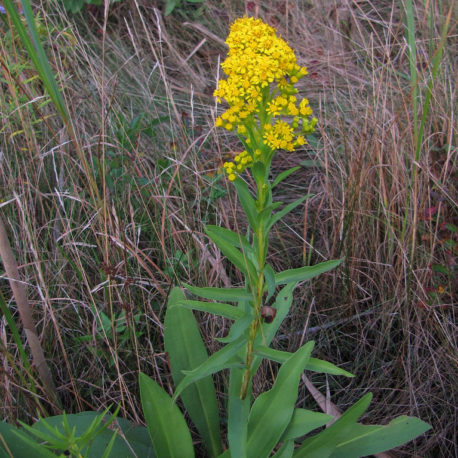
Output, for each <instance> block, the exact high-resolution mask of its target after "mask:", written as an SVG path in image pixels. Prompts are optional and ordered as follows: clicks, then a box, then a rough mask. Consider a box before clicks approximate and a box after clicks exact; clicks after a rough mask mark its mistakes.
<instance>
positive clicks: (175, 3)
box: [165, 0, 204, 16]
mask: <svg viewBox="0 0 458 458" xmlns="http://www.w3.org/2000/svg"><path fill="white" fill-rule="evenodd" d="M186 1H187V2H188V3H203V2H204V0H186ZM182 3H183V1H182V0H166V2H165V15H166V16H168V15H169V14H171V13H172V12H173V10H174V9H175V8H178V7H180V6H181V4H182Z"/></svg>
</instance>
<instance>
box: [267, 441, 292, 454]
mask: <svg viewBox="0 0 458 458" xmlns="http://www.w3.org/2000/svg"><path fill="white" fill-rule="evenodd" d="M293 453H294V441H288V442H285V443H284V444H283V445H282V446H281V447H280V448H279V449H278V452H277V453H275V455H274V456H273V457H272V458H291V457H292V456H293Z"/></svg>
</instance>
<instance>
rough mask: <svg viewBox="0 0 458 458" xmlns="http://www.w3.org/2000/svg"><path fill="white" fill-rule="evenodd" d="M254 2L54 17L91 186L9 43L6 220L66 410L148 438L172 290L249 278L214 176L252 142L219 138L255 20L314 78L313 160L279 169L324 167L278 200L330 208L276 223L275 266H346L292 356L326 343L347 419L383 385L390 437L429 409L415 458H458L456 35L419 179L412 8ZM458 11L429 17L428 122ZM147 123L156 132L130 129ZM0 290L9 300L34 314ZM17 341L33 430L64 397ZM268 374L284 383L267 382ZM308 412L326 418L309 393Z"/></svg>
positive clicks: (293, 333) (11, 377) (310, 310)
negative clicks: (231, 254) (236, 51)
mask: <svg viewBox="0 0 458 458" xmlns="http://www.w3.org/2000/svg"><path fill="white" fill-rule="evenodd" d="M245 3H246V4H245ZM245 3H244V2H232V1H227V0H224V1H222V2H216V1H213V0H207V1H206V2H205V6H204V8H202V11H201V13H199V15H196V14H195V13H193V11H194V10H193V7H190V6H189V7H187V8H183V9H181V10H178V11H177V14H175V15H172V16H169V17H167V18H164V17H163V16H162V14H161V12H160V11H159V10H156V9H155V8H154V5H151V2H140V1H137V0H129V1H124V2H123V3H121V4H115V6H114V7H113V9H112V11H111V12H109V13H110V14H109V15H108V17H106V18H104V14H103V11H102V10H92V11H93V13H94V14H91V13H90V12H89V11H87V12H86V14H85V15H84V18H79V19H78V21H77V23H74V22H71V21H69V20H68V19H67V18H66V17H65V15H64V14H63V13H62V12H60V11H55V10H43V11H42V14H41V18H42V19H41V21H42V25H43V30H47V32H46V34H45V35H44V40H45V42H46V44H47V48H46V49H47V51H48V54H49V55H50V56H51V61H52V63H53V67H54V69H55V70H56V72H57V74H58V75H59V79H60V82H61V85H62V86H63V87H64V88H65V91H64V95H65V98H66V101H67V104H68V107H69V111H70V112H71V119H72V123H73V127H74V129H75V132H76V133H77V142H78V145H79V147H80V148H81V149H82V151H83V152H84V154H85V157H86V158H87V160H88V162H89V164H91V166H92V168H91V171H90V174H91V175H90V176H87V171H85V170H84V168H83V167H82V165H81V163H80V162H79V161H78V160H77V155H76V153H75V143H72V141H71V139H70V138H69V136H68V133H67V131H66V130H65V129H63V127H62V124H61V122H60V121H59V119H58V118H57V117H56V115H55V113H54V110H53V109H52V107H51V106H50V105H48V104H43V102H44V101H45V100H46V96H45V95H43V93H42V89H41V86H40V84H39V82H38V80H37V79H32V80H31V79H30V78H31V77H33V76H34V75H35V73H34V71H33V69H32V68H31V66H30V64H28V61H27V58H26V56H25V55H24V54H23V52H22V50H21V48H20V46H19V45H18V43H17V42H13V41H11V39H5V40H3V42H2V43H1V44H0V57H1V59H2V62H3V63H5V65H3V66H2V81H1V83H0V84H1V87H2V92H3V94H4V95H3V96H2V97H0V110H1V115H2V119H4V121H5V122H4V124H3V126H2V128H1V129H0V135H1V138H0V164H1V167H0V188H1V190H2V199H3V203H1V204H0V205H1V207H0V214H1V217H2V219H3V221H4V223H5V226H6V227H7V230H8V233H9V236H10V241H11V245H12V246H13V249H14V251H15V255H16V258H17V260H18V263H19V267H20V274H21V275H22V279H23V281H24V282H25V283H26V285H27V287H28V288H27V292H28V299H29V303H30V305H31V306H32V307H33V310H34V311H35V318H36V319H37V321H38V329H39V333H40V337H41V341H42V346H43V349H44V352H45V355H46V357H47V358H48V362H49V365H50V367H51V370H52V372H53V376H54V380H55V383H56V385H57V387H58V388H57V389H58V395H59V397H60V399H61V400H62V403H63V406H64V407H65V409H66V410H67V411H78V410H88V409H101V408H105V407H106V406H107V405H109V404H110V403H113V402H114V403H120V404H121V406H122V409H121V412H122V415H123V416H125V417H126V418H130V419H132V420H133V421H136V422H141V421H142V418H141V414H140V412H141V409H140V406H139V396H138V391H137V382H136V379H137V371H138V370H139V369H141V370H143V371H145V372H147V373H149V374H151V375H152V376H154V377H155V378H156V380H158V381H161V382H162V383H163V385H164V387H169V389H170V390H172V389H173V387H172V386H171V379H170V376H169V369H168V366H167V360H166V356H165V354H164V352H163V346H162V324H161V322H162V318H163V314H164V304H165V301H166V298H167V293H168V291H169V290H170V288H171V287H172V286H173V285H175V284H177V283H178V282H180V281H185V282H190V283H195V284H199V285H217V284H224V283H226V284H228V283H229V282H231V283H233V284H235V283H237V282H239V281H240V277H239V275H238V273H237V272H235V271H233V270H231V269H230V268H229V267H228V265H227V263H226V262H225V261H224V260H223V259H222V258H221V255H220V254H219V253H218V252H217V251H216V250H215V248H214V247H212V246H211V245H209V244H208V241H207V240H206V238H205V236H204V235H203V231H202V228H203V226H204V224H206V223H210V222H211V223H216V224H221V225H226V226H228V227H237V226H238V227H239V228H241V229H242V228H243V227H244V224H245V222H244V221H243V218H242V217H241V212H240V211H239V209H238V208H237V204H236V202H235V199H234V196H233V191H232V190H231V189H229V188H228V187H227V184H226V182H225V180H219V181H218V179H217V175H215V172H216V171H217V169H218V167H219V164H220V162H221V161H222V160H223V158H224V157H225V155H226V154H228V153H230V152H231V151H235V150H237V148H238V145H237V139H236V138H235V137H234V136H232V135H226V134H224V133H223V132H221V131H215V129H214V128H213V121H214V118H215V113H216V111H215V108H216V107H215V103H214V100H213V98H212V97H211V94H212V90H213V88H214V86H215V82H216V79H217V75H218V62H219V59H220V57H224V52H225V47H224V44H223V43H222V40H224V38H225V36H226V35H227V31H228V25H229V24H230V23H231V22H232V20H233V19H235V18H236V17H239V16H241V15H243V14H244V12H245V11H246V12H248V13H249V14H257V15H259V16H260V17H262V18H263V19H264V20H265V21H267V22H269V23H270V24H272V25H274V26H275V27H277V28H278V30H279V31H280V33H281V34H282V36H283V37H285V38H286V39H287V40H288V41H289V43H290V44H291V46H292V47H293V48H294V49H295V50H296V52H297V55H298V60H299V61H300V63H301V64H305V65H307V67H308V69H309V72H310V75H309V77H308V78H305V79H304V82H303V90H304V93H305V94H306V95H307V97H308V98H309V100H310V102H311V105H312V107H313V108H314V111H315V113H316V115H317V117H318V118H319V132H317V134H316V135H315V137H314V138H313V139H311V141H310V148H308V149H307V150H304V151H300V152H298V153H294V154H289V155H287V154H283V153H279V154H278V156H277V159H276V166H277V167H278V169H279V170H280V169H283V168H287V167H288V166H292V165H296V164H297V163H298V162H300V161H308V162H307V163H306V166H305V167H304V168H303V169H301V171H299V172H297V173H296V174H295V175H293V176H292V177H291V178H289V179H288V180H287V183H285V184H284V185H282V186H281V188H279V189H278V191H277V193H278V194H277V197H278V198H279V199H281V200H283V201H289V200H291V201H292V200H294V199H295V198H296V197H297V196H300V195H302V194H304V193H308V192H313V193H314V197H313V198H311V199H309V200H308V201H307V203H306V205H305V206H304V208H303V209H302V210H300V211H298V212H296V213H294V214H293V215H291V216H290V217H289V219H288V220H287V221H286V222H285V223H281V224H279V225H278V226H277V228H276V230H275V231H274V232H273V234H272V251H271V255H270V259H269V262H270V263H271V264H272V265H273V266H274V268H275V269H276V270H279V269H284V268H291V267H297V266H300V265H303V264H304V263H312V264H313V263H315V262H319V261H321V260H325V259H333V258H339V257H342V256H345V258H346V261H345V264H344V266H343V267H342V268H340V269H339V270H338V271H336V272H333V273H330V274H327V275H324V276H322V277H320V278H318V279H317V280H315V281H314V282H313V283H311V284H304V285H302V286H301V287H300V288H298V290H297V291H296V296H295V307H294V311H293V313H292V315H291V317H290V318H289V320H287V322H285V325H284V326H283V328H282V331H281V335H280V336H278V338H277V341H276V345H277V346H278V347H279V348H285V349H288V350H294V349H296V348H297V346H298V344H299V342H300V340H301V339H304V338H305V339H311V338H313V339H314V340H316V342H317V347H316V355H317V356H318V357H320V356H321V357H323V358H326V359H328V360H330V361H332V362H334V363H336V364H339V365H342V366H343V367H345V368H346V369H347V370H349V371H351V372H353V373H356V374H357V377H356V378H355V379H353V380H352V381H350V382H349V381H348V380H347V379H346V380H342V379H340V378H334V377H330V378H328V379H327V378H324V377H319V376H312V377H311V380H312V382H313V383H314V384H315V386H316V387H318V388H319V389H321V391H323V392H324V391H325V390H326V389H329V390H330V392H331V394H332V399H333V401H334V402H335V403H336V404H337V405H338V406H339V407H342V408H345V407H346V406H347V405H349V404H351V403H353V402H355V400H356V399H358V398H360V397H361V396H362V394H363V393H364V392H366V391H368V390H370V391H372V392H373V393H374V402H373V404H372V407H371V409H372V410H371V412H370V415H369V417H370V420H371V421H373V422H375V421H381V422H384V421H386V420H389V419H390V418H392V417H394V416H396V415H400V414H411V415H416V416H419V417H420V418H421V419H423V420H425V421H428V422H430V423H431V424H432V425H433V431H432V432H430V433H428V434H427V435H425V436H423V437H422V438H420V439H419V440H417V442H416V443H414V444H409V445H408V446H406V447H405V448H404V449H403V450H401V451H400V452H399V455H401V456H430V457H450V456H453V455H454V453H455V452H456V448H455V447H456V445H455V444H456V407H455V406H456V398H455V393H456V389H454V388H456V377H457V375H458V374H457V358H456V335H457V334H456V325H455V323H456V317H455V314H456V311H455V308H454V307H455V306H456V283H455V282H454V278H453V272H454V269H455V262H456V261H455V256H456V248H454V247H453V246H452V245H453V243H454V242H456V233H454V232H453V230H452V226H446V224H449V225H450V224H455V225H456V224H457V211H456V200H457V193H456V188H455V187H454V179H456V150H455V149H454V143H455V141H456V132H455V131H454V126H455V123H456V121H455V112H454V103H455V91H456V87H455V85H454V83H455V82H454V75H455V74H456V68H455V67H454V53H455V52H456V47H455V46H456V39H455V35H454V33H455V29H454V28H453V27H452V28H451V30H450V33H449V36H448V38H447V44H446V46H445V51H444V55H443V60H442V64H441V67H440V72H439V75H438V76H437V78H436V79H435V81H434V84H433V87H432V103H431V109H430V112H429V114H428V117H427V120H426V124H425V133H424V137H423V140H422V146H421V156H420V158H419V160H418V161H417V162H416V167H418V173H417V174H413V172H412V171H413V169H414V167H413V162H414V159H415V149H416V142H417V138H415V136H414V127H413V125H414V122H415V121H414V116H413V113H412V88H411V79H410V77H409V60H408V49H407V44H406V39H405V24H404V21H405V15H404V8H403V7H402V6H401V4H400V2H388V1H382V0H379V1H376V2H366V1H344V0H342V1H329V2H325V4H324V5H323V3H322V2H320V1H316V0H313V1H309V2H288V3H286V2H285V1H274V0H270V1H266V2H245ZM452 3H453V2H447V1H445V2H430V3H428V5H430V9H429V10H424V9H423V2H415V8H416V10H415V11H416V13H415V17H416V27H417V41H416V46H417V60H418V71H419V75H420V79H419V82H418V90H419V92H420V94H421V98H420V100H419V108H420V116H421V109H422V101H424V96H425V93H426V92H425V91H426V83H427V81H428V79H429V77H430V60H431V56H432V55H433V54H434V51H435V50H436V49H437V46H438V44H439V39H440V30H441V27H443V25H444V23H445V17H446V13H447V11H448V7H449V6H450V5H451V4H452ZM180 11H181V12H180ZM183 15H184V16H185V17H183ZM104 19H106V21H105V20H104ZM2 27H3V26H2ZM139 115H141V116H142V118H141V121H140V125H141V127H138V126H135V123H133V122H132V121H133V120H134V119H135V117H136V116H139ZM148 129H150V131H148ZM94 189H95V190H96V192H95V191H94ZM97 193H98V195H99V200H97V198H96V197H94V196H96V195H97ZM455 246H456V245H455ZM437 266H439V267H437ZM432 267H433V268H432ZM434 269H435V270H434ZM447 271H449V272H450V275H449V276H447V274H446V272H447ZM0 273H1V275H2V277H3V279H2V280H1V282H0V292H1V293H2V295H3V297H4V298H5V301H6V302H7V304H8V306H9V307H10V309H11V310H12V313H13V315H14V318H15V319H18V317H17V313H16V306H15V303H14V301H13V299H12V297H11V293H10V289H9V286H8V283H7V282H6V280H5V275H4V273H3V271H0ZM306 324H307V328H305V326H306ZM18 327H19V328H20V325H19V323H18ZM202 329H203V332H204V335H205V338H206V341H207V343H208V346H209V348H210V350H214V348H215V343H214V341H213V336H215V335H216V336H220V335H221V334H223V332H224V323H222V322H220V321H214V320H209V319H208V318H207V317H205V316H202ZM0 339H1V345H0V348H1V350H2V351H1V364H2V371H1V375H0V376H1V378H2V383H1V385H0V398H1V399H3V402H2V403H1V404H0V406H1V409H2V418H6V419H9V420H12V421H14V420H16V419H18V418H19V419H25V420H30V419H32V418H34V416H35V415H36V414H35V412H36V411H37V407H38V405H45V406H46V405H47V404H46V399H45V398H44V394H43V392H42V391H40V389H38V391H37V392H38V394H34V389H33V387H34V386H36V385H37V384H38V382H37V381H36V380H35V378H34V376H33V375H32V374H29V375H26V376H25V378H22V377H21V376H20V374H21V371H22V372H23V368H24V362H23V360H21V356H20V349H19V348H18V346H17V345H16V343H15V341H14V340H13V338H12V336H11V329H10V327H8V326H7V323H6V322H5V321H4V320H3V321H1V325H0ZM270 377H271V375H270V371H269V370H268V369H266V371H263V372H261V374H260V377H259V379H258V383H260V384H261V385H264V384H266V383H269V379H270ZM221 380H222V379H221ZM221 383H222V382H221ZM38 385H39V384H38ZM304 390H305V388H304ZM301 397H304V398H305V402H306V403H307V402H309V396H307V394H306V392H305V391H304V392H303V396H301ZM48 401H49V400H48ZM47 409H48V411H51V408H50V407H49V405H48V407H47ZM369 417H368V418H369Z"/></svg>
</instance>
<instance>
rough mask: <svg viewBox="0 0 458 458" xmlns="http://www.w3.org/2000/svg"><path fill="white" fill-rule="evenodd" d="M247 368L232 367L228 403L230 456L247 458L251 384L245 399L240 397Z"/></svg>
mask: <svg viewBox="0 0 458 458" xmlns="http://www.w3.org/2000/svg"><path fill="white" fill-rule="evenodd" d="M244 356H245V349H243V350H242V351H240V353H239V357H240V358H243V357H244ZM244 373H245V369H239V368H234V369H231V372H230V376H229V399H228V405H227V416H228V422H227V423H228V424H227V439H228V442H229V453H230V454H229V457H237V458H246V456H247V434H248V432H247V430H248V416H249V413H250V404H251V385H250V386H249V387H248V392H247V395H246V397H245V399H240V389H241V386H242V380H243V375H244Z"/></svg>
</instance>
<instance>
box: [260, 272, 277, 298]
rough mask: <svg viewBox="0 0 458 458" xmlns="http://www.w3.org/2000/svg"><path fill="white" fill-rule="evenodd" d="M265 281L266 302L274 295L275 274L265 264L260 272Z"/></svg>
mask: <svg viewBox="0 0 458 458" xmlns="http://www.w3.org/2000/svg"><path fill="white" fill-rule="evenodd" d="M262 272H263V273H264V276H265V279H266V286H267V297H266V302H267V301H268V300H269V299H270V298H271V297H272V296H273V295H274V293H275V272H274V269H273V268H272V266H271V265H270V264H266V265H265V266H264V269H263V270H262Z"/></svg>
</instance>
